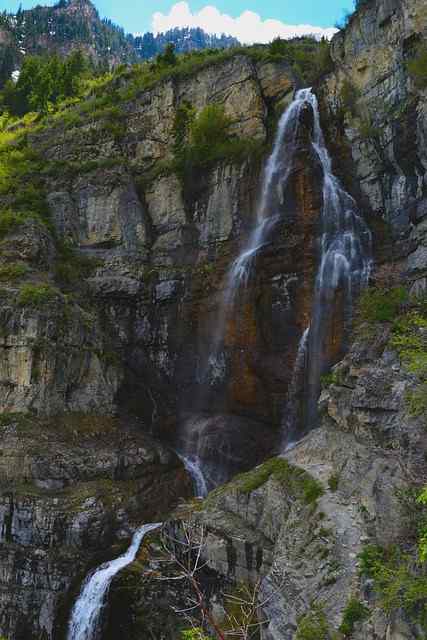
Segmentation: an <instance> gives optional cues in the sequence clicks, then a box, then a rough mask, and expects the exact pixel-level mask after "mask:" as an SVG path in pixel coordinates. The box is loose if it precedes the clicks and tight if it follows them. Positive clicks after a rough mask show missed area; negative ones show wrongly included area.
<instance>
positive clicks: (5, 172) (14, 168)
mask: <svg viewBox="0 0 427 640" xmlns="http://www.w3.org/2000/svg"><path fill="white" fill-rule="evenodd" d="M24 125H25V123H24ZM42 167H43V165H42V163H41V161H40V158H39V156H38V154H37V153H35V152H34V150H33V149H32V148H31V147H30V146H29V145H28V141H27V136H26V129H25V128H23V129H18V130H14V131H8V130H7V129H6V130H0V198H2V200H3V202H4V203H5V204H3V207H0V237H4V236H5V235H6V234H7V233H9V232H10V231H12V230H13V229H15V228H17V227H18V226H19V225H21V224H23V223H24V222H25V220H27V219H29V218H35V219H38V220H40V221H41V222H43V223H44V224H47V223H48V207H47V203H46V197H45V189H44V185H43V180H42Z"/></svg>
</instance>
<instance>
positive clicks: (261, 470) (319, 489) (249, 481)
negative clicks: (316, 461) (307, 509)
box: [208, 457, 324, 504]
mask: <svg viewBox="0 0 427 640" xmlns="http://www.w3.org/2000/svg"><path fill="white" fill-rule="evenodd" d="M269 480H274V481H276V482H279V483H280V484H281V485H283V488H284V489H286V491H287V492H288V493H290V494H294V495H297V496H298V497H301V498H302V500H303V501H304V502H305V504H313V503H315V502H316V500H317V499H318V498H320V496H321V495H323V493H324V489H323V486H322V485H321V483H320V482H319V481H318V480H316V479H315V478H313V476H311V475H310V474H309V473H307V472H306V471H304V469H301V468H299V467H295V466H293V465H291V464H290V463H289V462H288V461H287V460H285V459H284V458H280V457H278V458H271V459H270V460H267V461H266V462H264V464H262V465H260V466H259V467H256V468H255V469H253V470H252V471H249V472H247V473H242V474H240V475H238V476H236V477H235V478H234V479H233V480H232V481H231V482H230V483H229V484H227V485H225V486H224V487H220V488H219V489H217V490H215V491H213V492H212V493H211V494H210V496H209V498H208V501H210V500H214V499H215V498H216V497H218V496H219V495H221V494H223V493H228V492H231V491H236V492H237V493H241V494H250V493H252V492H253V491H256V490H257V489H259V488H260V487H262V486H263V485H264V484H266V482H268V481H269Z"/></svg>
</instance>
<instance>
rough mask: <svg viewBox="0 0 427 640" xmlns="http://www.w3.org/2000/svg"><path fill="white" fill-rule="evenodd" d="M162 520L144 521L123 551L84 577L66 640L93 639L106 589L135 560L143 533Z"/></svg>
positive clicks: (156, 527) (97, 628) (98, 624)
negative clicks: (154, 521) (146, 522)
mask: <svg viewBox="0 0 427 640" xmlns="http://www.w3.org/2000/svg"><path fill="white" fill-rule="evenodd" d="M160 526H161V523H151V524H144V525H143V526H142V527H140V528H139V529H138V530H137V531H136V532H135V534H134V536H133V538H132V542H131V545H130V547H129V548H128V550H127V551H126V553H124V554H123V555H121V556H119V557H118V558H116V559H115V560H110V561H109V562H105V563H104V564H102V565H101V566H100V567H99V568H98V569H96V570H95V571H94V572H93V573H91V574H89V576H88V577H87V578H86V580H85V582H84V584H83V587H82V590H81V592H80V595H79V597H78V598H77V600H76V603H75V605H74V607H73V610H72V612H71V619H70V623H69V626H68V634H67V640H94V639H95V638H96V637H97V633H98V630H99V626H100V622H101V616H102V611H103V608H104V606H105V604H106V599H107V594H108V590H109V588H110V585H111V582H112V580H113V578H114V576H115V575H116V574H117V573H118V572H119V571H120V570H121V569H124V567H126V566H127V565H128V564H130V563H131V562H133V561H134V560H135V557H136V554H137V553H138V549H139V546H140V544H141V542H142V539H143V538H144V536H145V535H146V534H147V533H149V532H150V531H153V530H154V529H158V528H159V527H160Z"/></svg>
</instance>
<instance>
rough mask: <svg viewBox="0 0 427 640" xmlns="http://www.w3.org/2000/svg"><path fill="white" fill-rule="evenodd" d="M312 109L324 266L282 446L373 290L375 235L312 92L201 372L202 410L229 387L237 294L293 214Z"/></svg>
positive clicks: (229, 282) (281, 148) (281, 133)
mask: <svg viewBox="0 0 427 640" xmlns="http://www.w3.org/2000/svg"><path fill="white" fill-rule="evenodd" d="M307 109H310V110H311V112H312V122H311V142H309V144H310V145H311V152H312V154H311V155H312V158H313V159H314V160H315V161H317V164H318V168H319V170H321V175H322V206H321V211H320V215H319V220H318V224H317V229H318V231H317V233H316V241H317V262H318V267H317V272H316V274H315V277H314V283H313V284H314V290H313V297H312V300H311V309H310V317H309V318H308V322H309V327H308V328H307V329H306V330H305V331H304V332H303V333H302V335H300V342H299V347H298V350H297V353H296V357H295V362H294V368H293V374H292V376H291V381H290V383H289V387H288V393H287V403H286V406H285V408H284V411H283V418H282V431H283V442H282V446H287V445H289V444H290V442H292V441H296V440H299V439H300V438H301V437H302V436H303V435H304V434H305V433H306V432H307V431H308V430H310V429H311V428H313V427H315V426H316V423H317V403H318V399H319V395H320V388H321V376H322V374H323V373H325V372H326V371H328V370H329V368H330V367H331V366H332V365H333V364H334V363H335V362H337V361H338V360H339V358H340V357H341V356H342V355H343V352H344V348H345V343H346V339H347V338H348V334H349V328H350V321H351V319H352V312H353V305H354V300H355V298H356V297H357V295H358V293H359V291H360V289H361V288H362V287H363V286H364V285H366V284H367V282H368V279H369V275H370V272H371V267H372V260H371V251H372V246H371V245H372V239H371V234H370V231H369V229H368V227H367V225H366V223H365V221H364V220H363V218H362V217H361V215H360V214H359V211H358V209H357V205H356V202H355V201H354V199H353V198H352V197H351V196H350V195H349V194H348V193H347V192H346V191H345V189H344V188H343V186H342V185H341V183H340V181H339V180H338V178H337V177H336V176H334V174H333V171H332V161H331V158H330V156H329V153H328V150H327V148H326V144H325V139H324V135H323V132H322V128H321V124H320V114H319V106H318V102H317V98H316V96H315V95H314V93H313V92H312V90H311V89H310V88H307V89H302V90H300V91H298V92H297V93H296V95H295V97H294V100H293V101H292V103H291V104H290V105H289V107H288V108H287V109H286V111H285V112H284V113H283V115H282V116H281V118H280V121H279V125H278V130H277V134H276V138H275V142H274V146H273V150H272V152H271V155H270V157H269V158H268V160H267V162H266V165H265V168H264V171H263V177H262V188H261V193H260V199H259V206H258V209H257V215H256V223H255V225H254V228H253V230H252V232H251V233H250V235H249V237H248V239H247V241H246V242H245V243H244V245H243V247H242V248H241V251H240V253H239V255H238V257H237V258H236V260H235V261H234V262H233V263H232V265H231V267H230V269H229V270H228V272H227V274H226V276H225V278H224V284H223V291H222V294H221V299H220V301H219V305H218V312H217V315H216V317H215V322H214V330H213V335H212V337H211V340H210V342H209V344H208V345H207V349H206V353H205V354H204V355H205V357H202V358H201V367H200V370H199V372H198V382H199V386H200V389H201V394H200V397H199V398H198V400H199V402H198V403H197V406H198V408H199V410H203V409H206V408H209V409H210V408H211V406H212V403H211V399H212V397H213V393H214V392H217V391H218V389H219V392H220V393H221V386H220V385H224V384H225V382H226V375H227V367H228V361H227V358H228V354H227V350H226V349H225V339H226V333H227V331H226V329H227V321H228V319H229V317H230V315H231V313H232V312H233V310H234V309H235V302H236V298H237V295H238V292H239V291H244V290H245V289H246V288H247V287H248V286H249V285H250V283H251V280H252V276H253V271H254V266H255V263H256V259H257V256H258V255H259V253H260V251H261V250H262V249H263V248H265V247H266V246H268V245H269V244H270V243H271V242H272V240H273V236H274V232H275V230H276V228H277V226H278V223H279V222H280V221H282V220H283V218H284V217H286V215H287V211H286V202H285V195H286V189H287V187H288V183H289V178H290V176H291V174H292V172H293V170H294V168H295V167H296V162H295V161H296V157H297V152H298V149H299V146H298V141H299V137H298V133H299V128H300V126H301V122H302V115H303V110H307ZM200 458H201V457H200ZM198 459H199V458H198ZM202 462H203V460H202ZM204 471H205V469H204ZM206 477H208V475H207V473H205V478H206Z"/></svg>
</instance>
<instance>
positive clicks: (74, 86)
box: [2, 51, 89, 116]
mask: <svg viewBox="0 0 427 640" xmlns="http://www.w3.org/2000/svg"><path fill="white" fill-rule="evenodd" d="M88 73H89V62H88V60H87V59H86V58H85V56H84V55H83V53H82V52H81V51H75V52H73V53H71V54H70V55H69V56H68V57H67V58H65V59H63V58H60V57H59V56H57V55H53V56H46V57H42V56H26V57H25V58H24V62H23V65H22V69H21V73H20V75H19V79H18V81H17V82H16V83H15V82H13V81H12V80H10V81H9V82H7V83H6V86H5V88H4V90H3V92H2V102H3V106H4V107H5V109H6V110H8V111H9V113H11V114H12V115H15V116H23V115H24V114H26V113H28V112H31V111H37V112H39V113H43V114H44V113H48V111H49V109H50V108H51V107H52V105H54V104H56V103H58V102H60V101H61V100H64V99H65V98H70V97H72V96H77V95H78V94H79V92H80V89H81V83H82V80H83V78H84V77H86V76H87V75H88Z"/></svg>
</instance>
